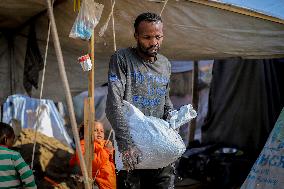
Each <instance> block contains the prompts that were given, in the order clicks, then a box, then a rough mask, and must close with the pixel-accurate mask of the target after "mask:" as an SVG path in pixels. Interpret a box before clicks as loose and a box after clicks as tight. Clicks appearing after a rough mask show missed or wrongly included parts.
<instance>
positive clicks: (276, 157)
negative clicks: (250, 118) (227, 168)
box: [241, 109, 284, 189]
mask: <svg viewBox="0 0 284 189" xmlns="http://www.w3.org/2000/svg"><path fill="white" fill-rule="evenodd" d="M283 186H284V109H282V112H281V113H280V116H279V118H278V120H277V122H276V124H275V126H274V128H273V130H272V131H271V133H270V136H269V138H268V140H267V142H266V144H265V146H264V148H263V150H262V152H261V154H260V155H259V157H258V159H257V160H256V162H255V164H254V165H253V167H252V169H251V171H250V173H249V175H248V177H247V179H246V180H245V182H244V184H243V185H242V187H241V189H252V188H257V189H282V188H283Z"/></svg>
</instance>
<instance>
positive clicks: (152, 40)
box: [150, 37, 158, 46]
mask: <svg viewBox="0 0 284 189" xmlns="http://www.w3.org/2000/svg"><path fill="white" fill-rule="evenodd" d="M157 44H158V40H157V39H156V38H155V37H153V38H151V40H150V45H151V46H156V45H157Z"/></svg>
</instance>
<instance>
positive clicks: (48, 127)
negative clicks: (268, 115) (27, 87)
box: [2, 95, 73, 146]
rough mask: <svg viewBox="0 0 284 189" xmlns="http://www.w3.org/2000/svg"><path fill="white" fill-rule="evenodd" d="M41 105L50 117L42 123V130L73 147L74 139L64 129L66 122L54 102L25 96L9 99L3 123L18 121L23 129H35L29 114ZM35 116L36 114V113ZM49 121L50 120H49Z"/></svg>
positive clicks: (13, 96) (15, 96) (4, 111)
mask: <svg viewBox="0 0 284 189" xmlns="http://www.w3.org/2000/svg"><path fill="white" fill-rule="evenodd" d="M39 105H44V106H45V107H47V109H48V114H49V115H48V117H47V116H46V117H45V119H44V120H43V122H42V123H44V124H42V128H43V129H42V130H43V131H48V134H46V133H43V134H46V135H49V136H50V134H51V135H52V136H53V137H54V138H56V139H58V140H60V141H61V142H62V143H64V144H67V145H69V146H70V145H71V144H72V143H73V141H72V139H71V138H70V136H69V135H68V133H67V132H66V130H65V127H64V121H63V118H62V116H61V115H60V114H59V112H58V110H57V108H56V106H55V104H54V102H53V101H52V100H46V99H42V100H39V99H35V98H30V97H27V96H24V95H12V96H9V97H8V98H7V100H6V101H5V103H4V104H3V118H2V121H3V122H5V123H8V124H9V123H10V121H11V119H13V118H14V119H17V120H18V121H20V122H21V126H22V128H31V129H34V128H33V125H29V124H28V123H29V116H28V111H29V112H36V110H37V108H38V107H39ZM34 115H35V113H34ZM47 119H48V120H47ZM46 120H47V121H46Z"/></svg>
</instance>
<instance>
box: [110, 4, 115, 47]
mask: <svg viewBox="0 0 284 189" xmlns="http://www.w3.org/2000/svg"><path fill="white" fill-rule="evenodd" d="M110 2H111V4H112V0H110ZM114 4H115V0H113V5H114ZM112 12H113V11H112ZM111 20H112V36H113V49H114V51H116V40H115V27H114V15H113V13H112V14H111Z"/></svg>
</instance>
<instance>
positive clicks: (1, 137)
mask: <svg viewBox="0 0 284 189" xmlns="http://www.w3.org/2000/svg"><path fill="white" fill-rule="evenodd" d="M13 137H15V133H14V130H13V128H12V127H11V126H10V125H8V124H6V123H3V122H0V145H5V144H6V139H7V138H13Z"/></svg>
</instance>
